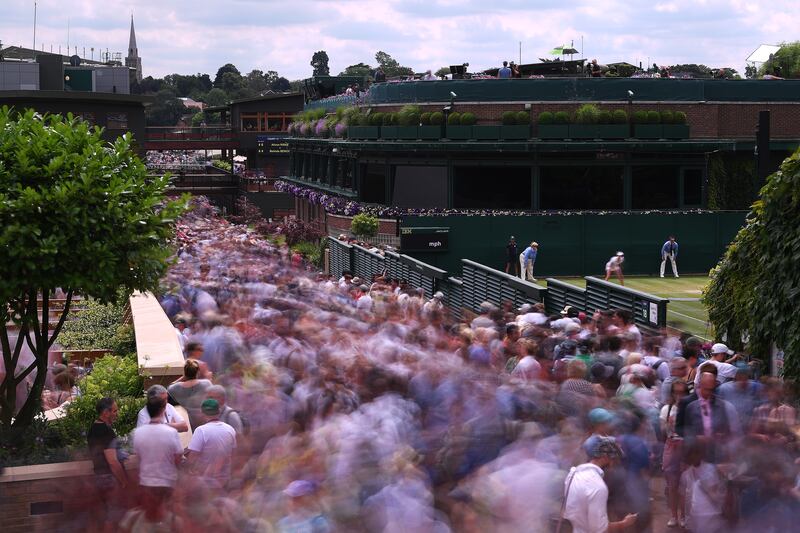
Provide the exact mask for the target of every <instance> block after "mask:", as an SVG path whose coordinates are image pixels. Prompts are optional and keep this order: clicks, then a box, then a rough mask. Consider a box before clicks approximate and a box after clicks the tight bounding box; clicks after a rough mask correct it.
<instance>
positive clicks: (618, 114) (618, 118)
mask: <svg viewBox="0 0 800 533" xmlns="http://www.w3.org/2000/svg"><path fill="white" fill-rule="evenodd" d="M611 117H612V119H613V123H614V124H627V123H628V114H627V113H626V112H625V110H624V109H615V110H614V112H613V113H611Z"/></svg>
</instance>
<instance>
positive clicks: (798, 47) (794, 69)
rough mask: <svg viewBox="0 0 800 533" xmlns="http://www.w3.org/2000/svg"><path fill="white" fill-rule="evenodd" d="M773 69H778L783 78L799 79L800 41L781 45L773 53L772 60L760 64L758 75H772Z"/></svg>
mask: <svg viewBox="0 0 800 533" xmlns="http://www.w3.org/2000/svg"><path fill="white" fill-rule="evenodd" d="M775 67H780V75H781V77H783V78H800V41H795V42H793V43H781V49H780V50H778V51H777V52H775V53H774V54H773V56H772V59H770V60H769V61H767V62H766V63H764V64H762V65H761V67H760V68H759V69H758V73H759V75H761V76H763V75H764V74H773V73H774V72H775Z"/></svg>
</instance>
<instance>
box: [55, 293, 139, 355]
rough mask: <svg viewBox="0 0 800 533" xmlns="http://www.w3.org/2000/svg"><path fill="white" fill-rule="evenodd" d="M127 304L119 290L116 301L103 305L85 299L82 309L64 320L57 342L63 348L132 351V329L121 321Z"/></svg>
mask: <svg viewBox="0 0 800 533" xmlns="http://www.w3.org/2000/svg"><path fill="white" fill-rule="evenodd" d="M127 305H128V302H127V297H126V296H125V294H123V293H120V294H119V295H118V301H117V302H115V303H110V304H107V305H103V304H101V303H99V302H98V301H97V300H86V304H85V306H86V308H85V309H84V310H83V311H80V312H77V313H76V314H77V316H76V318H75V319H74V320H67V321H66V322H64V329H62V330H61V334H60V335H59V336H58V342H59V343H60V344H61V345H62V346H63V347H64V349H65V350H94V349H101V350H102V349H108V350H112V351H114V350H115V348H116V349H118V350H121V351H114V353H116V354H125V353H130V352H132V351H135V349H136V343H135V341H134V340H133V328H131V327H130V326H126V325H124V324H123V323H122V321H123V317H124V315H125V309H126V307H127Z"/></svg>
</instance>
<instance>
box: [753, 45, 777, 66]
mask: <svg viewBox="0 0 800 533" xmlns="http://www.w3.org/2000/svg"><path fill="white" fill-rule="evenodd" d="M780 49H781V47H780V46H777V45H774V44H762V45H761V46H759V47H758V48H756V50H755V52H753V53H752V54H750V55H749V56H748V58H747V59H746V61H747V62H748V63H766V62H767V61H769V56H771V55H772V54H774V53H775V52H777V51H778V50H780Z"/></svg>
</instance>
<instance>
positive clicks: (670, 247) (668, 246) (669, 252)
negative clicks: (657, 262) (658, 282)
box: [661, 235, 679, 278]
mask: <svg viewBox="0 0 800 533" xmlns="http://www.w3.org/2000/svg"><path fill="white" fill-rule="evenodd" d="M677 258H678V243H677V242H675V237H674V236H673V235H670V236H669V239H668V240H667V242H665V243H664V246H662V247H661V277H662V278H663V277H664V267H665V266H666V264H667V259H669V260H670V262H672V273H673V274H675V277H676V278H677V277H679V276H678V265H676V264H675V260H676V259H677Z"/></svg>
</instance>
